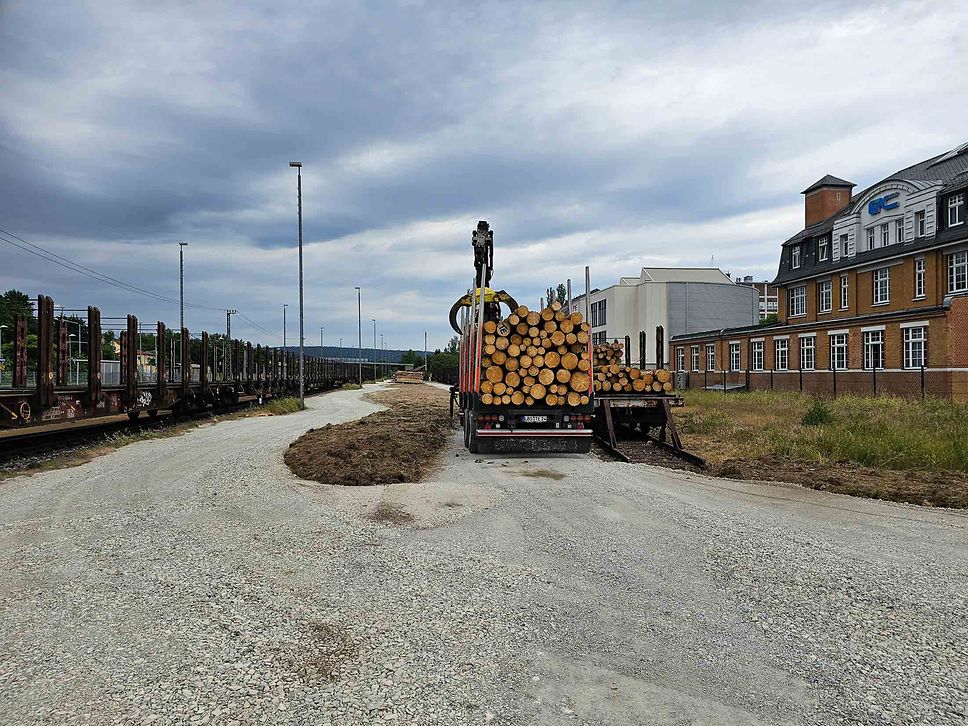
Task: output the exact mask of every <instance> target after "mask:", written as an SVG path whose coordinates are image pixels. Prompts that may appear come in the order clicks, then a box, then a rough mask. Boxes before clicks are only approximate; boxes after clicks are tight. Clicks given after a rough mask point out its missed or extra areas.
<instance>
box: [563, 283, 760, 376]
mask: <svg viewBox="0 0 968 726" xmlns="http://www.w3.org/2000/svg"><path fill="white" fill-rule="evenodd" d="M589 303H590V305H589V308H590V314H591V321H590V322H591V326H592V341H593V342H594V343H595V344H599V343H604V342H606V341H611V340H616V339H618V340H624V338H625V336H629V339H630V340H631V341H632V344H631V346H630V351H631V359H632V360H633V361H635V362H637V363H638V364H639V365H641V366H642V367H654V366H655V365H656V362H657V361H656V352H657V351H656V335H655V332H656V329H657V328H658V327H660V326H661V328H662V330H663V334H664V340H666V341H667V340H669V338H670V337H671V336H674V335H682V334H685V333H690V332H694V331H699V330H708V329H710V328H727V327H733V326H742V325H753V324H755V323H756V322H757V321H758V320H759V293H758V292H757V291H756V290H754V289H753V288H752V287H749V286H743V285H737V284H736V283H735V282H733V280H732V279H731V278H730V276H729V275H727V274H725V273H724V272H723V271H722V270H720V269H718V268H715V267H707V268H689V267H643V268H642V270H641V272H640V273H639V275H638V276H637V277H621V278H619V281H618V284H615V285H611V286H610V287H606V288H604V289H601V290H599V289H596V290H593V291H592V292H591V293H589ZM584 306H585V303H584V295H581V296H579V297H578V298H575V299H574V301H573V303H572V309H573V310H580V311H584V309H585V307H584ZM643 331H644V332H645V334H646V335H645V346H646V351H645V360H644V361H639V358H640V348H639V333H640V332H643ZM662 353H663V355H662V358H663V360H667V358H666V357H665V348H663V350H662Z"/></svg>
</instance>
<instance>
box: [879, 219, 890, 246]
mask: <svg viewBox="0 0 968 726" xmlns="http://www.w3.org/2000/svg"><path fill="white" fill-rule="evenodd" d="M889 244H891V228H890V226H889V225H886V224H882V225H881V247H887V246H888V245H889Z"/></svg>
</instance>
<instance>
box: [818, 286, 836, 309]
mask: <svg viewBox="0 0 968 726" xmlns="http://www.w3.org/2000/svg"><path fill="white" fill-rule="evenodd" d="M817 296H818V297H819V308H818V311H819V312H821V313H829V312H830V311H831V310H833V309H834V291H833V282H831V281H830V280H821V281H820V282H819V283H817Z"/></svg>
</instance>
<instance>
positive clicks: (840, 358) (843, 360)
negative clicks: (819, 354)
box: [828, 333, 850, 371]
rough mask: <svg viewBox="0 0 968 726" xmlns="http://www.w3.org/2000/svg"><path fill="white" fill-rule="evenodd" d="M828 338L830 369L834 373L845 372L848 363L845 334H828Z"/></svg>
mask: <svg viewBox="0 0 968 726" xmlns="http://www.w3.org/2000/svg"><path fill="white" fill-rule="evenodd" d="M828 337H829V338H830V368H831V370H835V371H845V370H847V365H848V363H849V362H850V358H848V355H847V353H848V351H847V340H848V338H847V333H829V334H828Z"/></svg>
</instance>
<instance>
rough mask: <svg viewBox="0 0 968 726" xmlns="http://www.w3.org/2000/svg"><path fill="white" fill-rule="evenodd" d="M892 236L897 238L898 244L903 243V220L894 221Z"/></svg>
mask: <svg viewBox="0 0 968 726" xmlns="http://www.w3.org/2000/svg"><path fill="white" fill-rule="evenodd" d="M894 236H895V237H897V243H898V244H901V243H903V242H904V220H903V219H896V220H894Z"/></svg>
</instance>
